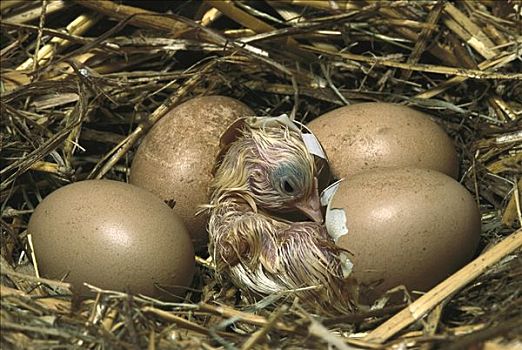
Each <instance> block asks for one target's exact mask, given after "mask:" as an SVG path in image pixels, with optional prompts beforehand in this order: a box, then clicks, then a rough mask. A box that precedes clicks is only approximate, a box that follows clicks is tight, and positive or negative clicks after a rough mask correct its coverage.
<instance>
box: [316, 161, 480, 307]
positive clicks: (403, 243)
mask: <svg viewBox="0 0 522 350" xmlns="http://www.w3.org/2000/svg"><path fill="white" fill-rule="evenodd" d="M343 215H344V216H343ZM326 226H327V228H328V231H329V233H330V234H331V235H332V236H333V237H339V236H340V238H338V239H337V241H336V242H337V244H338V245H339V246H340V247H343V248H345V249H348V250H349V251H350V252H351V253H352V254H353V256H351V257H350V259H351V260H352V263H353V275H352V276H353V277H355V278H356V279H357V280H358V281H359V282H361V283H362V284H363V285H364V286H366V287H367V286H372V285H374V286H375V287H376V289H375V290H374V291H372V290H371V289H370V288H366V287H365V288H363V291H364V293H363V294H364V296H365V299H366V298H367V299H366V301H368V300H370V301H371V300H372V299H373V298H374V297H376V296H377V295H379V294H380V293H382V292H384V291H386V290H388V289H390V288H393V287H395V286H398V285H401V284H403V285H406V286H407V287H408V288H409V289H410V290H420V291H427V290H429V289H430V288H432V287H433V286H435V285H436V284H437V283H439V282H441V281H442V280H444V279H445V278H446V277H448V276H449V275H451V274H452V273H453V272H455V271H457V270H458V269H459V268H460V267H462V266H463V265H465V264H466V263H467V262H469V261H470V260H471V258H472V257H473V255H474V253H475V250H476V249H477V245H478V242H479V238H480V213H479V210H478V208H477V205H476V203H475V201H474V199H473V197H472V196H471V194H470V193H469V192H468V191H467V190H466V189H465V188H464V187H463V186H462V185H460V184H459V183H458V182H457V181H455V180H454V179H452V178H451V177H449V176H447V175H444V174H442V173H439V172H437V171H433V170H428V169H416V168H397V169H378V170H372V171H369V172H366V173H362V174H358V175H354V176H352V177H350V178H349V179H346V180H345V181H342V182H341V183H340V186H339V188H338V190H337V192H336V193H335V195H334V197H333V200H332V201H331V202H330V204H329V207H328V210H327V214H326ZM343 226H344V227H343ZM345 228H347V231H346V229H345Z"/></svg>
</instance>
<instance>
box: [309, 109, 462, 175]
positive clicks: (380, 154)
mask: <svg viewBox="0 0 522 350" xmlns="http://www.w3.org/2000/svg"><path fill="white" fill-rule="evenodd" d="M308 126H309V127H310V129H311V130H312V131H313V132H314V133H315V135H316V136H317V138H318V139H319V141H321V144H322V145H323V147H324V148H325V150H326V153H327V154H328V157H329V159H330V163H331V167H332V170H333V173H334V174H335V175H336V176H338V177H340V178H341V177H349V176H350V175H353V174H357V173H361V172H364V171H368V170H371V169H375V168H388V167H405V166H412V167H417V168H427V169H433V170H437V171H440V172H442V173H445V174H448V175H449V176H452V177H456V176H457V174H458V159H457V153H456V151H455V147H454V145H453V142H452V140H451V139H450V138H449V137H448V135H447V134H446V133H445V132H444V130H443V129H442V128H441V127H440V126H439V125H437V124H436V123H435V122H434V121H432V120H431V119H430V116H429V115H428V114H425V113H422V112H419V111H417V110H415V109H413V108H409V107H405V106H400V105H396V104H390V103H360V104H354V105H350V106H346V107H341V108H338V109H335V110H333V111H330V112H328V113H326V114H323V115H322V116H320V117H318V118H316V119H314V120H313V121H312V122H310V123H309V125H308Z"/></svg>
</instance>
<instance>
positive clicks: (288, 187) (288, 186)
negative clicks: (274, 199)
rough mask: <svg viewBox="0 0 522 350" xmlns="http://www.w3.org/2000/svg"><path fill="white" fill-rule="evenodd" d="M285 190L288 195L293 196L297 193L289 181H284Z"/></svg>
mask: <svg viewBox="0 0 522 350" xmlns="http://www.w3.org/2000/svg"><path fill="white" fill-rule="evenodd" d="M283 190H284V191H285V192H286V193H288V194H293V193H294V191H295V189H294V186H292V184H291V183H290V182H289V181H288V180H283Z"/></svg>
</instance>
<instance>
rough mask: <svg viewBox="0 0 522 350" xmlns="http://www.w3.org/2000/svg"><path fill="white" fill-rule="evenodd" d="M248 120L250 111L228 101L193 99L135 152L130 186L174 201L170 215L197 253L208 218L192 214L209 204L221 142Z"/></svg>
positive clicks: (157, 127)
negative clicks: (231, 128) (230, 129)
mask: <svg viewBox="0 0 522 350" xmlns="http://www.w3.org/2000/svg"><path fill="white" fill-rule="evenodd" d="M252 115H254V112H253V111H252V110H251V109H250V108H248V107H247V106H246V105H244V104H243V103H241V102H239V101H237V100H235V99H233V98H230V97H225V96H202V97H197V98H194V99H191V100H189V101H187V102H185V103H182V104H180V105H179V106H177V107H175V108H174V109H172V110H171V111H170V112H168V113H167V114H166V115H165V116H164V117H163V118H162V119H161V120H160V121H159V122H157V123H156V124H155V125H154V127H153V128H152V129H151V130H150V131H149V132H148V133H147V136H146V137H145V138H144V140H143V142H142V143H141V145H140V147H139V148H138V150H137V152H136V155H135V157H134V160H133V162H132V165H131V170H130V178H129V182H130V183H132V184H134V185H137V186H140V187H142V188H145V189H147V190H149V191H151V192H153V193H155V194H157V195H158V196H160V197H161V198H162V199H163V200H167V201H170V200H174V201H175V203H176V205H175V207H174V210H175V211H176V212H177V213H178V214H179V215H180V216H181V218H182V219H183V221H184V222H185V224H186V226H187V228H188V231H189V233H190V235H191V237H192V240H193V243H194V245H195V247H196V248H201V247H203V246H204V245H205V244H206V242H207V240H208V235H207V231H206V225H207V221H208V216H207V215H205V214H202V215H198V216H195V214H196V212H197V211H198V209H199V208H198V206H199V205H201V204H205V203H207V191H208V185H209V183H210V180H211V178H212V175H211V171H212V167H213V166H214V161H215V157H216V156H217V154H218V152H219V139H220V136H221V134H222V133H223V132H224V131H225V130H226V128H227V127H228V126H229V125H230V124H231V123H232V122H233V121H235V120H236V119H238V118H240V117H244V116H252Z"/></svg>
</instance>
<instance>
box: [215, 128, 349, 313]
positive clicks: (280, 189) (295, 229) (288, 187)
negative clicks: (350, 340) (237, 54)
mask: <svg viewBox="0 0 522 350" xmlns="http://www.w3.org/2000/svg"><path fill="white" fill-rule="evenodd" d="M235 132H236V135H235V137H234V138H233V140H231V142H229V143H228V144H227V145H226V146H225V148H224V149H223V152H222V155H221V159H220V161H219V163H218V164H217V167H216V171H215V176H214V179H213V181H212V183H211V201H210V205H209V208H210V214H211V216H210V221H209V252H210V254H211V255H212V257H213V259H214V261H215V264H216V273H217V275H218V277H219V278H223V277H224V276H227V277H228V278H230V279H231V280H232V282H233V283H234V284H235V285H236V286H237V287H238V288H239V289H241V290H243V291H244V292H247V294H250V295H252V294H253V295H258V296H259V295H261V296H262V295H267V294H272V293H284V292H287V291H293V293H297V295H298V296H299V297H300V298H301V300H302V302H304V303H308V304H309V305H314V308H315V309H316V310H314V311H319V312H324V311H329V312H335V313H338V312H347V311H349V310H350V309H351V307H352V305H351V303H350V300H349V298H347V297H346V296H345V295H343V292H342V291H343V290H344V289H345V285H346V282H345V281H344V273H343V262H344V261H343V259H345V257H346V255H345V253H344V252H343V251H342V250H341V249H340V248H338V247H337V246H336V245H335V244H334V242H333V240H332V239H331V237H330V236H329V235H328V233H327V232H326V229H325V227H324V226H323V225H322V224H321V223H322V213H321V208H320V201H319V194H318V188H317V177H316V175H317V174H316V167H315V163H314V159H313V156H312V155H311V154H310V152H309V151H308V149H307V148H306V146H305V144H304V142H303V139H302V136H301V133H300V132H299V130H298V129H297V128H296V126H295V124H293V123H292V122H290V120H289V119H286V120H285V119H284V118H283V119H281V118H279V119H278V118H249V119H244V120H243V121H242V122H241V123H240V126H238V127H237V128H236V131H235ZM290 211H300V212H302V213H304V214H305V215H307V216H308V217H309V218H311V219H312V220H314V222H312V221H303V222H289V221H285V220H282V219H277V218H276V217H274V215H273V213H284V212H290ZM296 290H298V291H296Z"/></svg>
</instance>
